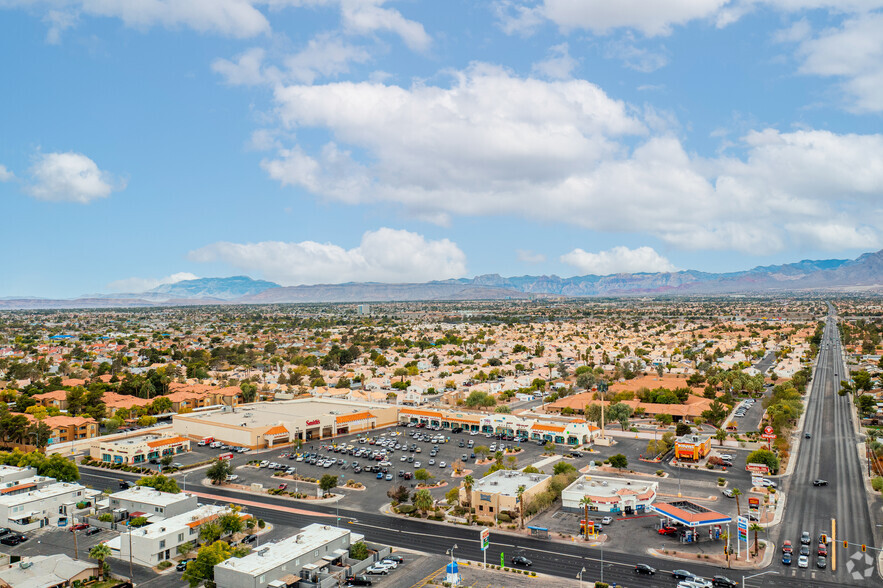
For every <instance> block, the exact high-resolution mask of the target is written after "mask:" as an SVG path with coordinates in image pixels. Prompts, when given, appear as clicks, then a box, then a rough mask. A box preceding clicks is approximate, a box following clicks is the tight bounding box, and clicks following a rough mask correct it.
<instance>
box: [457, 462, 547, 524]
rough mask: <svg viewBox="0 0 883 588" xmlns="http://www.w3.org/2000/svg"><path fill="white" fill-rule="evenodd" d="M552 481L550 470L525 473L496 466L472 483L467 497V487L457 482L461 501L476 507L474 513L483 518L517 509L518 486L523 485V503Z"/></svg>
mask: <svg viewBox="0 0 883 588" xmlns="http://www.w3.org/2000/svg"><path fill="white" fill-rule="evenodd" d="M551 481H552V476H551V475H549V474H527V473H524V472H522V471H518V470H499V471H496V472H494V473H492V474H490V475H488V476H485V477H484V478H481V479H480V480H476V481H475V483H474V484H473V485H472V491H471V493H470V495H471V496H470V497H468V498H467V495H466V489H465V488H464V487H463V486H460V503H461V504H464V503H465V502H466V501H467V500H469V504H470V505H471V506H472V508H474V509H475V516H476V517H478V518H480V519H481V518H484V519H495V518H496V517H497V515H499V514H500V513H501V512H506V511H509V512H513V513H517V512H519V508H520V505H519V503H518V502H519V501H518V489H519V488H520V487H522V486H524V492H523V494H522V496H521V499H522V500H523V501H524V503H525V504H527V503H529V502H530V501H531V499H532V498H533V497H534V496H535V495H537V494H539V493H540V492H543V491H545V490H546V489H547V488H548V487H549V483H550V482H551Z"/></svg>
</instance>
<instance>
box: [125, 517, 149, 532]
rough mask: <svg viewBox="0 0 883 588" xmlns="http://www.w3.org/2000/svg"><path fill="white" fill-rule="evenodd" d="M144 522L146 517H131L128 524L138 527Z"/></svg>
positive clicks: (144, 523) (145, 522)
mask: <svg viewBox="0 0 883 588" xmlns="http://www.w3.org/2000/svg"><path fill="white" fill-rule="evenodd" d="M146 524H147V517H132V518H131V519H129V526H130V527H134V528H136V529H137V528H138V527H143V526H144V525H146Z"/></svg>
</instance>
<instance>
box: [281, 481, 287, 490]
mask: <svg viewBox="0 0 883 588" xmlns="http://www.w3.org/2000/svg"><path fill="white" fill-rule="evenodd" d="M286 488H288V484H286V483H285V482H283V483H281V484H279V489H280V490H285V489H286Z"/></svg>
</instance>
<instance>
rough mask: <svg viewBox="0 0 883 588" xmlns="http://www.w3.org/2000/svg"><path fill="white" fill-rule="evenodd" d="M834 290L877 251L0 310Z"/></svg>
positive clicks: (263, 285) (206, 284)
mask: <svg viewBox="0 0 883 588" xmlns="http://www.w3.org/2000/svg"><path fill="white" fill-rule="evenodd" d="M808 291H819V292H824V291H839V292H860V291H862V292H863V291H871V292H883V250H881V251H877V252H876V253H865V254H863V255H861V256H859V257H858V258H856V259H826V260H817V261H814V260H803V261H799V262H797V263H789V264H783V265H771V266H758V267H755V268H753V269H750V270H746V271H741V272H730V273H709V272H700V271H695V270H684V271H677V272H655V273H654V272H646V273H645V272H641V273H622V274H611V275H606V276H597V275H587V276H574V277H572V278H562V277H559V276H555V275H551V276H516V277H509V278H505V277H502V276H499V275H497V274H486V275H481V276H476V277H474V278H460V279H453V280H441V281H433V282H425V283H415V284H384V283H377V282H358V283H356V282H349V283H344V284H318V285H305V286H280V285H279V284H276V283H273V282H268V281H264V280H253V279H251V278H249V277H247V276H232V277H228V278H200V279H196V280H184V281H180V282H176V283H174V284H164V285H161V286H158V287H156V288H153V289H152V290H149V291H147V292H141V293H130V294H107V295H104V294H96V295H89V296H84V297H80V298H73V299H64V300H57V299H56V300H53V299H47V298H5V299H0V309H38V308H100V307H117V308H120V307H145V306H169V305H171V306H180V305H197V304H280V303H297V302H391V301H421V300H427V301H429V300H436V301H441V300H505V299H531V298H549V297H587V296H594V297H597V296H663V295H669V296H678V295H709V294H712V295H717V294H772V293H785V292H808Z"/></svg>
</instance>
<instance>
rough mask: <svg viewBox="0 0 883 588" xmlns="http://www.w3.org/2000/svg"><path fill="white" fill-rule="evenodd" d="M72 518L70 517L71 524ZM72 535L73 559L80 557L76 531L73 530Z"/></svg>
mask: <svg viewBox="0 0 883 588" xmlns="http://www.w3.org/2000/svg"><path fill="white" fill-rule="evenodd" d="M73 521H74V518H73V517H71V523H72V524H73ZM72 534H73V536H74V559H80V550H79V549H77V532H76V531H73V533H72Z"/></svg>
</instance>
